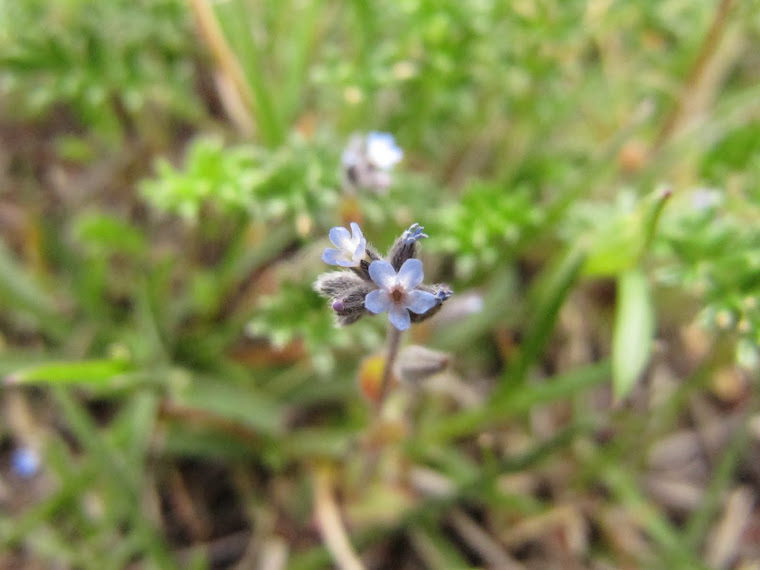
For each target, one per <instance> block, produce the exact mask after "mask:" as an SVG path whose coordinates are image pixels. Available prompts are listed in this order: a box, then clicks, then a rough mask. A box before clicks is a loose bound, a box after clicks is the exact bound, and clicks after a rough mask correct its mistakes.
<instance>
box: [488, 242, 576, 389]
mask: <svg viewBox="0 0 760 570" xmlns="http://www.w3.org/2000/svg"><path fill="white" fill-rule="evenodd" d="M585 259H586V252H585V250H584V249H583V248H580V247H576V248H573V249H571V250H570V251H568V252H567V253H565V254H564V255H563V256H562V258H560V259H559V260H558V261H557V262H555V263H554V264H552V265H550V266H549V267H548V268H547V269H546V270H545V271H544V273H543V275H542V276H541V277H540V278H539V280H538V282H537V284H536V285H535V288H534V291H533V292H532V293H531V296H532V302H531V303H530V307H529V309H528V311H529V312H528V319H529V322H528V332H527V334H526V335H525V340H524V341H523V343H522V346H521V347H520V354H519V356H518V358H517V359H516V361H515V363H514V364H513V365H512V366H510V368H509V369H508V370H507V373H506V374H505V376H504V381H503V382H502V384H501V386H500V387H499V390H498V392H497V394H496V398H501V397H504V394H506V393H508V392H509V391H510V390H512V389H514V388H515V387H517V386H522V385H523V384H524V383H525V379H526V374H527V371H528V370H529V369H530V367H531V366H533V364H535V362H536V361H537V360H538V359H539V358H540V357H541V354H542V352H543V350H544V348H545V347H546V344H547V343H548V342H549V340H550V339H551V336H552V333H553V332H554V326H555V324H556V322H557V317H558V316H559V310H560V308H561V307H562V304H563V303H564V302H565V298H566V297H567V295H568V293H569V292H570V290H571V289H572V287H573V285H575V283H576V281H577V279H578V275H579V273H580V270H581V268H582V267H583V263H584V261H585Z"/></svg>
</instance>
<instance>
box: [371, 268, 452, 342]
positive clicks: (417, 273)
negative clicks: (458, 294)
mask: <svg viewBox="0 0 760 570" xmlns="http://www.w3.org/2000/svg"><path fill="white" fill-rule="evenodd" d="M369 275H370V277H372V281H374V282H375V283H376V284H377V286H378V289H375V290H374V291H370V292H369V293H368V294H367V296H366V297H365V298H364V306H365V307H366V308H367V310H369V311H370V312H371V313H375V314H377V313H384V312H385V311H388V318H389V319H390V321H391V324H392V325H393V326H394V327H396V328H397V329H398V330H400V331H405V330H406V329H408V328H409V326H410V325H411V324H412V321H411V318H410V316H409V311H412V312H413V313H417V314H418V315H424V314H425V313H426V312H428V311H429V310H430V309H432V308H433V307H435V305H436V304H438V298H437V297H436V296H435V295H433V294H432V293H429V292H428V291H422V290H420V289H417V286H418V285H420V284H421V283H422V280H423V279H424V274H423V272H422V262H421V261H420V260H419V259H407V260H406V261H405V262H404V265H402V266H401V269H399V270H398V273H396V270H395V269H393V266H392V265H391V264H390V263H388V262H387V261H373V262H372V264H371V265H370V266H369Z"/></svg>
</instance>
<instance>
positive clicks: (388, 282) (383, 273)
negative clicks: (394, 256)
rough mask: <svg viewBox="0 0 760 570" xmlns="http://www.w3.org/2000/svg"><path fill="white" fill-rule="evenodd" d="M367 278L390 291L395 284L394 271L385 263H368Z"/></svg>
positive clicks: (378, 261) (379, 261)
mask: <svg viewBox="0 0 760 570" xmlns="http://www.w3.org/2000/svg"><path fill="white" fill-rule="evenodd" d="M369 276H370V277H371V278H372V281H374V282H375V283H377V285H378V287H382V288H383V289H390V288H391V287H393V285H394V284H395V283H396V270H395V269H393V266H392V265H391V264H390V263H388V262H387V261H382V260H377V261H373V262H372V263H370V264H369Z"/></svg>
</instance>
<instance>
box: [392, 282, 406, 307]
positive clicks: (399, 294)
mask: <svg viewBox="0 0 760 570" xmlns="http://www.w3.org/2000/svg"><path fill="white" fill-rule="evenodd" d="M403 300H404V290H403V289H402V288H401V287H399V286H398V285H397V286H396V287H394V288H393V289H392V290H391V301H393V302H394V303H400V302H401V301H403Z"/></svg>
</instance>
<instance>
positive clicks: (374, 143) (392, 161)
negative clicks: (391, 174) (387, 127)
mask: <svg viewBox="0 0 760 570" xmlns="http://www.w3.org/2000/svg"><path fill="white" fill-rule="evenodd" d="M403 156H404V152H403V151H402V150H401V149H400V148H399V146H398V145H397V144H396V139H394V138H393V135H392V134H390V133H379V132H377V131H372V132H371V133H369V134H368V135H367V159H368V160H369V161H370V163H371V164H373V165H374V166H375V167H377V168H379V169H381V170H390V169H391V168H393V167H394V166H395V165H396V163H398V162H399V161H400V160H401V159H402V158H403Z"/></svg>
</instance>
